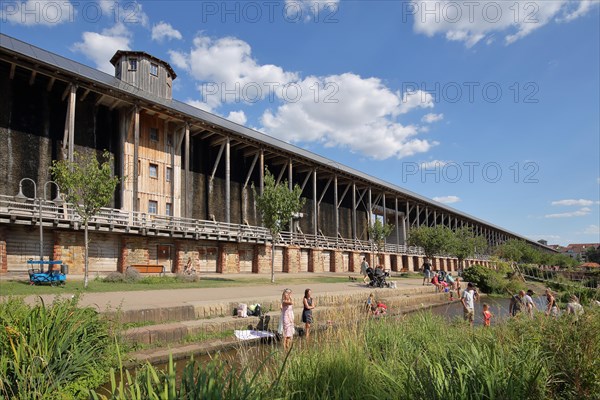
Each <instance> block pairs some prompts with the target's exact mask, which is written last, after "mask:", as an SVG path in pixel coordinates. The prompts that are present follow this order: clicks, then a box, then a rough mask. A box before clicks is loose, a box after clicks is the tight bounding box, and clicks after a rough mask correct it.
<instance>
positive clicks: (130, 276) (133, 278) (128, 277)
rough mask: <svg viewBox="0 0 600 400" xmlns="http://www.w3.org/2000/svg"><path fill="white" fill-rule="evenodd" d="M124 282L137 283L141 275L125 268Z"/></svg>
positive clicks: (132, 269)
mask: <svg viewBox="0 0 600 400" xmlns="http://www.w3.org/2000/svg"><path fill="white" fill-rule="evenodd" d="M124 275H125V280H124V281H125V282H137V281H139V280H140V279H142V274H140V271H138V270H137V269H135V268H127V269H126V270H125V274H124Z"/></svg>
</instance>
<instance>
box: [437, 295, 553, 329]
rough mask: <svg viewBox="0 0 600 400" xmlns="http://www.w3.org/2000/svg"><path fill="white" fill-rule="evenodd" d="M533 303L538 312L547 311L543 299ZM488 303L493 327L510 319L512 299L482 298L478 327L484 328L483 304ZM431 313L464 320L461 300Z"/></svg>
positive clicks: (478, 307)
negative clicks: (509, 309) (509, 310)
mask: <svg viewBox="0 0 600 400" xmlns="http://www.w3.org/2000/svg"><path fill="white" fill-rule="evenodd" d="M533 302H534V303H535V306H536V307H537V309H538V311H545V309H546V303H545V299H544V298H543V297H534V298H533ZM484 303H486V304H488V305H489V306H490V311H491V312H492V314H493V315H494V316H493V318H492V325H494V324H497V323H501V322H502V321H505V320H506V319H507V318H509V317H510V315H509V313H508V305H509V303H510V299H503V298H489V297H487V298H482V299H480V300H479V301H476V302H475V322H474V324H475V325H476V326H483V314H482V312H483V304H484ZM431 313H432V314H434V315H439V316H441V317H444V318H446V319H448V320H453V319H455V318H460V319H462V318H463V306H462V303H461V302H460V300H455V301H452V302H449V303H448V304H445V305H441V306H437V307H433V308H432V309H431Z"/></svg>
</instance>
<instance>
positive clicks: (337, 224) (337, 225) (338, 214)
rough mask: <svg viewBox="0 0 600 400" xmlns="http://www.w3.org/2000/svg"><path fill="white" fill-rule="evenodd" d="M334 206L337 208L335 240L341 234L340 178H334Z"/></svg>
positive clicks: (335, 176)
mask: <svg viewBox="0 0 600 400" xmlns="http://www.w3.org/2000/svg"><path fill="white" fill-rule="evenodd" d="M333 206H334V207H335V240H336V241H337V238H338V235H339V234H340V209H339V204H338V177H337V174H336V175H334V176H333Z"/></svg>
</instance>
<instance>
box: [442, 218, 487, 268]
mask: <svg viewBox="0 0 600 400" xmlns="http://www.w3.org/2000/svg"><path fill="white" fill-rule="evenodd" d="M486 247H487V240H485V238H484V237H483V236H480V235H475V232H473V229H472V228H471V227H469V226H463V227H461V228H459V229H457V230H456V231H455V232H453V235H452V244H451V246H450V254H452V255H453V256H455V257H456V258H458V263H459V266H460V268H462V267H463V261H464V260H465V259H466V258H469V257H473V256H474V255H475V252H477V251H479V252H481V251H483V250H484V249H486Z"/></svg>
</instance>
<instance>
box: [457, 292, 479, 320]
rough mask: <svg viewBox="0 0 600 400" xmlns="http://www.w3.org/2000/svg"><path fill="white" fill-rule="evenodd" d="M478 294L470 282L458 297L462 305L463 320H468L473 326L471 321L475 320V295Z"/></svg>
mask: <svg viewBox="0 0 600 400" xmlns="http://www.w3.org/2000/svg"><path fill="white" fill-rule="evenodd" d="M476 296H478V295H477V292H476V291H475V286H473V284H472V283H471V282H469V284H468V285H467V290H465V291H464V292H463V294H462V297H461V298H460V301H461V302H462V305H463V315H464V318H465V321H469V323H470V324H471V326H473V321H474V320H475V297H476Z"/></svg>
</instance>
